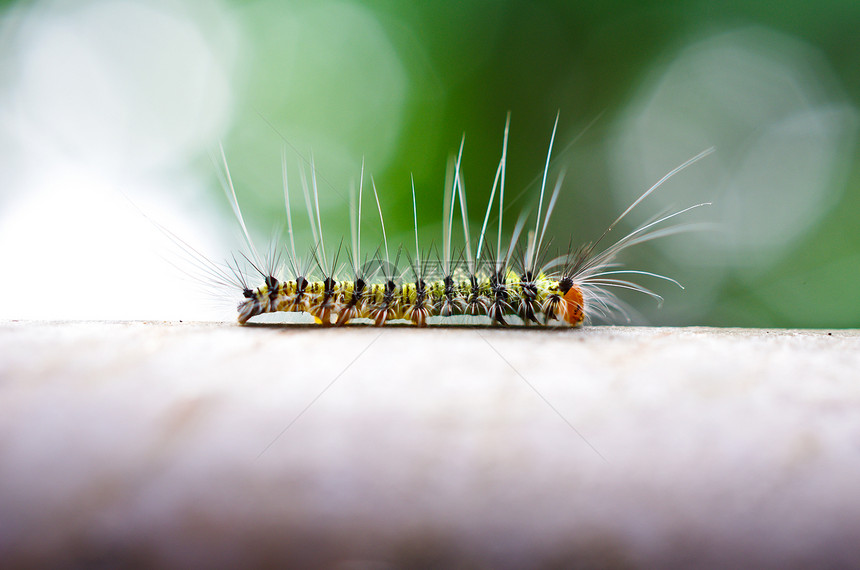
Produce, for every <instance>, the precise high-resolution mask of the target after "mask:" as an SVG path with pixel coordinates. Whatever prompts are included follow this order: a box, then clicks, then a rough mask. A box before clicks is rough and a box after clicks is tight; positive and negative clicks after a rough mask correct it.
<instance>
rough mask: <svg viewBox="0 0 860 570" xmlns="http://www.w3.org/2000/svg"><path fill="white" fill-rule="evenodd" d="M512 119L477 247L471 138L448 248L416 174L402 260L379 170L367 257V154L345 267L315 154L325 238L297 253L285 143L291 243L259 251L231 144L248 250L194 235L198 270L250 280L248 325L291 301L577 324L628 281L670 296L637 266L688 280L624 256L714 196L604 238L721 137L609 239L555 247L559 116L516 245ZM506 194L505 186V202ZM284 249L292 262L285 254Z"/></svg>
mask: <svg viewBox="0 0 860 570" xmlns="http://www.w3.org/2000/svg"><path fill="white" fill-rule="evenodd" d="M509 126H510V115H509V116H508V120H507V122H506V124H505V131H504V142H503V146H502V158H501V160H500V162H499V166H498V168H497V170H496V175H495V180H494V182H493V189H492V192H491V194H490V198H489V203H488V205H487V209H486V214H485V217H484V222H483V226H482V228H481V232H480V235H479V239H478V242H477V247H476V249H475V250H474V255H473V251H472V242H471V241H470V237H469V224H468V219H467V209H466V196H465V189H464V185H463V183H462V177H461V176H460V161H461V158H462V153H463V142H461V144H460V150H459V154H458V156H457V158H456V162H455V163H454V164H453V165H452V166H453V175H451V174H450V173H449V176H448V181H447V182H446V188H445V200H444V202H443V204H444V205H443V225H442V227H443V231H442V233H443V236H442V248H443V251H442V252H441V253H439V252H438V250H437V251H436V252H435V255H431V254H430V251H429V250H428V251H422V250H421V248H420V246H419V236H418V217H417V207H416V205H415V185H414V181H413V184H412V199H413V217H414V223H415V224H414V226H415V244H414V250H413V252H412V253H410V252H409V249H406V248H404V247H403V246H401V247H399V248H398V249H397V253H396V257H395V262H394V263H393V264H392V263H391V259H390V255H389V248H388V240H387V236H386V234H385V223H384V219H383V216H382V208H381V205H380V202H379V195H378V193H377V190H376V184H375V182H374V181H373V178H372V176H371V182H372V187H373V195H374V198H375V202H376V203H375V205H376V207H377V210H378V212H379V219H380V224H381V226H382V236H383V245H382V246H381V247H380V248H379V249H378V250H377V253H376V254H375V255H374V256H373V257H372V258H370V259H367V258H365V259H364V260H362V258H361V253H360V251H361V209H362V195H363V189H364V178H365V176H364V163H363V162H362V167H361V178H360V183H359V189H358V201H357V204H356V203H355V196H354V192H352V193H351V202H352V204H351V207H350V213H351V216H350V219H351V222H352V247H350V248H347V249H348V251H349V254H350V255H349V257H350V262H349V264H347V265H349V266H350V267H349V270H348V272H344V271H343V270H342V269H339V267H338V256H339V255H340V253H341V248H338V251H337V252H336V254H335V256H334V258H333V260H332V262H331V263H329V262H328V259H327V256H326V250H325V245H324V242H323V234H322V228H321V223H320V215H319V199H318V190H317V180H316V169H315V167H314V165H313V158H311V159H310V161H309V166H310V173H311V177H310V183H309V182H308V177H307V175H306V173H305V170H304V168H302V169H301V171H300V174H301V180H302V187H303V191H304V197H305V204H306V206H307V213H308V218H309V221H310V226H311V230H312V233H313V236H314V243H315V245H314V246H313V247H312V248H311V251H310V252H309V253H308V255H307V256H305V257H304V258H300V257H299V256H298V255H297V254H296V247H295V241H294V238H293V223H292V214H291V208H290V195H289V187H288V183H287V172H286V153H284V156H283V157H282V159H283V160H282V162H283V180H284V199H285V205H286V214H287V224H288V233H289V243H287V244H285V245H284V246H283V247H281V246H280V245H275V246H273V247H270V248H269V252H268V254H267V255H266V256H265V258H263V257H261V256H260V255H259V254H258V253H257V249H256V248H255V247H254V244H253V242H252V240H251V238H250V235H249V233H248V230H247V228H246V226H245V222H244V219H243V216H242V212H241V210H240V208H239V204H238V200H237V197H236V192H235V189H234V187H233V183H232V179H231V178H230V173H229V169H228V168H227V161H226V157H225V156H224V151H223V148H222V149H221V158H222V160H223V166H224V174H226V176H224V177H222V183H223V185H224V188H225V191H226V193H227V196H228V199H229V200H230V203H231V206H232V208H233V212H234V214H235V216H236V218H237V220H238V222H239V224H240V226H241V228H242V231H243V234H244V238H245V240H246V245H247V250H248V251H247V252H243V253H241V254H240V255H239V256H238V257H237V256H235V255H234V256H233V258H232V259H231V261H229V262H227V263H221V264H218V263H213V262H211V261H209V260H208V259H207V258H205V257H203V256H202V255H200V254H199V253H198V252H196V251H195V250H193V249H192V248H189V247H188V246H187V244H184V242H182V245H183V248H184V249H186V251H188V250H190V251H191V252H192V253H193V255H194V256H195V257H196V258H197V267H198V269H200V268H202V269H203V271H204V272H205V273H206V275H207V276H208V278H209V279H210V280H212V279H214V280H215V281H217V282H219V283H221V284H223V285H228V286H230V287H234V288H235V289H237V290H239V291H241V293H242V297H243V299H242V300H241V302H239V303H238V307H237V310H238V322H239V323H240V324H245V323H247V322H248V321H249V320H250V319H252V318H254V317H256V316H258V315H262V314H266V313H275V312H287V313H307V314H310V315H312V316H313V318H314V321H315V322H316V323H318V324H321V325H324V326H329V325H335V326H339V325H345V324H347V323H368V324H373V325H376V326H382V325H385V324H386V323H390V322H393V321H401V322H405V323H412V324H414V325H416V326H419V327H423V326H427V325H431V324H432V325H436V324H443V325H444V324H455V323H459V322H462V320H463V319H462V318H461V319H457V317H458V316H461V317H463V316H465V317H482V318H481V319H476V321H477V322H482V323H485V324H487V325H488V326H505V325H510V324H522V325H543V326H549V325H561V326H573V327H576V326H579V325H582V324H583V323H587V322H589V321H591V320H593V319H595V318H597V317H601V318H606V317H609V316H611V315H614V314H620V315H623V316H626V315H627V306H626V305H625V303H624V302H623V301H621V300H620V299H619V298H618V297H617V296H616V294H615V293H614V290H616V289H628V290H633V291H638V292H640V293H643V294H645V295H648V296H650V297H653V298H655V299H657V300H662V297H660V295H658V294H657V293H655V292H653V291H651V290H650V289H648V288H646V287H645V286H643V285H641V284H639V283H637V282H636V281H634V280H633V279H634V278H635V277H636V276H650V277H655V278H658V279H662V280H665V281H669V282H671V283H674V284H676V285H678V286H680V284H679V283H678V282H677V281H675V280H674V279H671V278H669V277H666V276H664V275H659V274H656V273H652V272H648V271H641V270H634V269H625V268H623V267H622V266H621V265H620V264H619V263H618V262H617V260H616V258H617V256H618V254H619V253H620V252H622V251H623V250H625V249H627V248H628V247H631V246H633V245H636V244H639V243H642V242H645V241H648V240H652V239H655V238H659V237H663V236H666V235H669V234H671V233H675V232H676V231H678V227H677V226H674V227H673V226H668V227H667V226H666V225H665V222H667V221H668V220H670V219H672V218H674V217H676V216H679V215H681V214H684V213H685V212H688V211H689V210H692V209H694V208H697V207H700V206H704V205H707V204H696V205H693V206H690V207H687V208H684V209H682V210H677V211H674V212H672V213H669V214H667V215H664V216H662V217H659V218H657V219H656V220H653V221H651V222H648V223H646V224H644V225H642V226H640V227H638V228H636V229H635V230H633V231H632V232H630V233H629V234H627V235H625V236H624V237H622V238H620V239H619V240H617V241H615V242H613V243H612V244H611V245H609V246H607V247H605V248H604V249H598V247H599V245H600V244H601V243H602V242H603V240H604V239H605V238H606V237H607V235H609V233H610V232H611V231H612V229H613V228H614V227H615V226H616V225H617V224H618V223H619V222H620V221H621V220H622V219H623V218H624V217H625V216H627V214H628V213H630V211H631V210H633V209H634V208H635V207H636V206H637V205H638V204H639V203H640V202H641V201H642V200H644V199H645V198H646V197H648V196H649V195H650V194H651V193H652V192H653V191H654V190H656V189H657V188H658V187H659V186H661V185H662V184H663V183H664V182H665V181H666V180H668V179H669V178H670V177H672V176H673V175H674V174H676V173H677V172H679V171H680V170H682V169H684V168H686V167H687V166H689V165H691V164H693V163H694V162H696V161H698V160H699V159H701V158H703V157H704V156H707V155H708V154H710V153H711V152H713V150H714V149H713V148H711V149H708V150H705V151H703V152H701V153H699V154H698V155H696V156H694V157H693V158H691V159H689V160H687V161H686V162H684V163H683V164H681V165H680V166H677V167H676V168H674V169H673V170H671V171H670V172H669V173H667V174H666V175H665V176H663V177H662V178H661V179H660V180H659V181H657V183H655V184H654V185H653V186H651V187H650V188H649V189H648V190H647V191H645V192H644V193H643V194H642V195H640V196H639V198H637V199H636V200H635V201H634V202H633V203H632V204H631V205H630V206H629V207H628V208H627V209H626V210H625V211H624V212H623V213H622V214H621V215H620V216H618V218H616V220H615V221H614V222H612V224H610V225H609V227H608V228H607V229H606V231H605V232H604V233H603V235H602V236H600V238H599V239H598V240H596V241H595V242H593V243H590V244H587V245H584V246H581V247H579V248H576V249H574V250H571V251H567V252H565V253H563V254H561V255H556V256H555V257H552V258H550V256H549V252H548V251H547V250H548V247H547V246H546V244H545V242H544V236H545V233H546V228H547V225H548V223H549V220H550V217H551V215H552V212H553V209H554V207H555V204H556V200H557V198H558V195H559V191H560V189H561V186H562V180H563V178H564V173H563V172H562V174H560V175H559V177H558V180H557V181H556V184H555V187H554V189H553V191H552V192H551V193H550V196H549V199H548V202H547V203H546V204H545V203H544V202H545V198H546V194H547V192H546V187H547V174H548V171H549V165H550V158H551V155H552V147H553V142H554V140H555V134H556V129H557V127H558V117H556V121H555V125H554V127H553V131H552V136H551V138H550V144H549V150H548V152H547V158H546V166H545V168H544V171H543V175H542V182H541V189H540V199H539V202H538V206H537V216H536V219H535V222H534V224H535V225H534V229H533V230H529V231H528V232H524V231H523V230H524V227H525V224H526V222H527V216H525V215H521V216H520V217H519V219H518V222H517V224H516V227H515V229H514V231H513V233H512V235H511V237H510V239H509V240H508V241H507V245H506V247H503V242H502V237H503V233H502V217H503V214H504V211H505V207H504V184H505V163H506V154H507V141H508V132H509ZM464 140H465V137H464ZM449 170H451V169H449ZM311 188H312V189H311ZM496 194H498V195H499V198H498V201H497V202H498V205H497V206H496V198H495V197H496ZM458 201H459V204H460V207H459V209H460V213H461V216H462V220H463V233H464V237H465V240H464V245H463V246H462V248H460V250H459V252H455V251H454V249H453V247H452V243H451V241H452V229H453V220H454V211H455V209H456V205H457V202H458ZM496 208H497V209H498V218H497V220H498V232H497V241H496V248H495V250H492V249H491V247H490V246H488V245H487V240H486V239H485V238H486V236H487V226H488V222H489V219H490V215H491V212H493V211H494V210H495V209H496ZM524 233H525V235H524ZM410 248H411V246H410ZM404 252H405V256H406V257H407V261H408V262H407V263H406V264H405V267H404V268H401V269H399V268H398V264H399V263H400V258H401V255H402V254H403V253H404ZM284 253H285V254H286V255H284ZM284 257H285V258H286V263H282V259H284ZM285 267H287V268H288V269H289V271H288V272H287V273H288V275H287V276H286V277H284V276H283V274H284V273H285V272H284V269H285ZM254 275H257V278H258V279H261V281H262V284H259V285H258V286H256V287H253V286H252V283H253V282H252V278H253V277H254Z"/></svg>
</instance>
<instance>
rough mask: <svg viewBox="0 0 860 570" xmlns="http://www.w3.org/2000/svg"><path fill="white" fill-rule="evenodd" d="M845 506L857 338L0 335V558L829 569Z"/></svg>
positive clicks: (207, 328)
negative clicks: (741, 564) (802, 567)
mask: <svg viewBox="0 0 860 570" xmlns="http://www.w3.org/2000/svg"><path fill="white" fill-rule="evenodd" d="M858 489H860V332H858V331H838V330H833V331H798V330H779V331H777V330H741V329H702V328H682V329H667V328H621V327H594V328H584V329H580V330H538V329H517V330H486V329H480V328H446V329H425V330H417V329H412V328H408V327H392V328H384V329H374V328H367V327H348V328H345V329H323V328H319V327H313V326H275V325H271V326H266V325H258V326H248V327H239V326H237V325H233V324H208V323H161V322H132V323H102V322H80V323H71V322H68V323H42V322H8V321H7V322H3V323H0V561H5V563H6V564H19V565H25V564H26V565H45V564H51V565H72V566H77V565H102V564H105V565H113V564H118V563H121V564H125V565H134V564H140V565H146V566H151V565H175V566H179V565H190V564H192V563H199V562H205V563H206V564H207V565H209V566H214V567H219V566H223V567H227V566H235V565H239V564H240V563H241V565H243V566H247V565H263V564H272V563H284V564H288V565H289V566H292V567H324V568H342V569H353V568H397V567H416V566H417V567H421V566H424V567H427V566H429V567H492V568H505V567H509V568H529V567H546V566H556V567H576V566H586V567H588V566H594V567H604V566H613V567H628V566H630V567H642V566H650V567H667V566H697V567H714V568H717V567H725V566H729V565H736V564H738V563H741V562H742V563H743V565H744V566H747V567H751V566H764V567H792V566H821V565H825V564H826V565H829V566H831V567H834V566H835V567H839V566H845V567H849V566H852V565H853V564H856V563H857V561H858V560H860V491H858ZM0 565H2V564H0Z"/></svg>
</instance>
